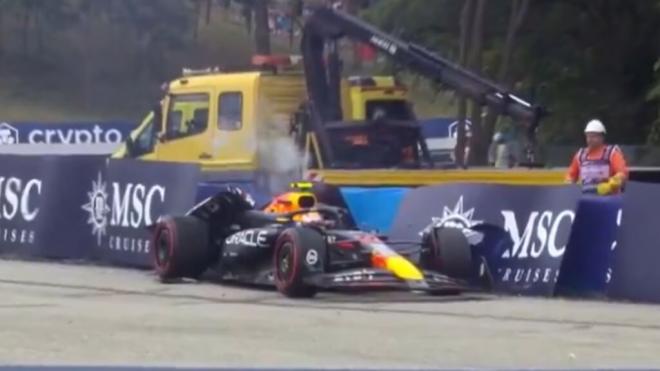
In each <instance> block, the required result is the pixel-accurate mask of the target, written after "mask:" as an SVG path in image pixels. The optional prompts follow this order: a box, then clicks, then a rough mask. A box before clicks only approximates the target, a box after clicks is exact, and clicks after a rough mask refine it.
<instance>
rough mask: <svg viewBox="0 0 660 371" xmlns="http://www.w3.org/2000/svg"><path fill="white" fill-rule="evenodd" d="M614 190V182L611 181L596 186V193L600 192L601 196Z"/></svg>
mask: <svg viewBox="0 0 660 371" xmlns="http://www.w3.org/2000/svg"><path fill="white" fill-rule="evenodd" d="M613 190H614V188H613V187H612V184H611V183H610V182H609V181H608V182H603V183H600V184H598V185H597V186H596V193H598V194H599V195H601V196H605V195H608V194H610V193H612V191H613Z"/></svg>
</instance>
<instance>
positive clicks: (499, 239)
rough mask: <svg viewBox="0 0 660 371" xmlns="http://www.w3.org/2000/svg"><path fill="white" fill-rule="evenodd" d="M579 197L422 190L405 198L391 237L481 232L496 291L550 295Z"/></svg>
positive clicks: (475, 188) (460, 187)
mask: <svg viewBox="0 0 660 371" xmlns="http://www.w3.org/2000/svg"><path fill="white" fill-rule="evenodd" d="M580 196H581V194H580V191H579V189H578V188H577V187H571V186H544V187H523V186H506V185H483V184H450V185H439V186H431V187H421V188H417V189H414V190H411V191H410V192H408V193H407V194H406V195H405V196H404V199H403V202H402V203H401V206H400V209H399V212H398V214H397V217H396V219H395V220H394V222H393V226H392V232H391V233H390V237H391V239H392V240H398V239H401V240H415V239H419V232H420V231H421V230H422V229H424V228H425V227H426V226H427V225H429V224H430V223H432V222H436V223H439V224H440V225H445V226H453V227H458V228H464V229H467V228H472V229H475V230H478V231H479V232H480V233H479V235H480V236H473V237H477V240H473V243H474V244H475V245H476V249H475V253H476V254H477V255H480V256H483V257H484V258H485V259H486V261H487V264H488V268H489V269H490V271H491V273H492V275H493V279H494V281H495V282H494V285H495V287H494V288H495V289H496V290H497V291H501V292H509V293H520V294H527V295H552V294H553V291H554V286H555V283H556V282H557V279H558V276H559V269H560V266H561V261H562V257H563V255H564V251H565V250H566V246H567V243H568V239H569V235H570V231H571V226H572V223H573V221H574V219H575V209H576V206H577V203H578V200H579V198H580Z"/></svg>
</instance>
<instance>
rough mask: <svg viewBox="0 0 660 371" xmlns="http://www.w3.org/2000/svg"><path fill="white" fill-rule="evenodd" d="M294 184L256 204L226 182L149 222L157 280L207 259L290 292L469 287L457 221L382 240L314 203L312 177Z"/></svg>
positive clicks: (232, 275) (189, 271)
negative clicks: (413, 237)
mask: <svg viewBox="0 0 660 371" xmlns="http://www.w3.org/2000/svg"><path fill="white" fill-rule="evenodd" d="M294 188H295V189H294V190H292V191H291V192H288V193H285V194H282V195H280V196H278V197H275V198H274V199H273V200H272V202H270V203H269V204H268V205H266V206H265V207H262V208H255V204H254V201H252V198H251V197H250V195H249V194H247V193H245V192H243V191H242V190H240V189H239V188H233V187H229V188H227V190H226V191H222V192H219V193H218V194H216V195H215V196H213V197H209V198H207V199H206V200H204V201H202V202H201V203H199V204H198V205H196V206H195V207H193V208H192V209H191V210H190V211H188V212H187V213H186V214H185V215H183V216H165V217H161V218H160V219H159V220H158V222H157V223H156V224H155V225H153V226H152V227H151V228H150V230H151V233H152V246H153V248H152V252H153V262H154V267H155V270H156V272H157V274H158V276H159V278H160V279H161V280H162V281H166V282H167V281H170V280H174V279H181V278H193V279H198V278H199V277H200V276H201V275H202V274H203V273H204V272H205V271H206V270H207V269H208V268H210V267H213V268H214V270H216V271H217V272H219V273H220V275H221V276H222V278H223V280H234V281H239V282H244V283H249V284H257V285H262V284H264V285H270V286H272V285H274V286H275V287H276V288H277V290H278V291H279V292H280V293H282V294H283V295H285V296H287V297H290V298H304V297H312V296H314V295H315V294H316V293H317V292H318V291H319V289H341V288H370V289H371V288H374V289H375V288H391V289H404V290H411V291H423V292H427V293H429V294H438V295H442V294H459V293H461V292H464V291H468V290H469V291H471V290H472V289H473V287H472V285H471V284H470V283H469V281H470V279H471V278H472V277H474V276H475V271H476V269H475V264H474V262H473V258H472V255H471V249H470V245H469V243H468V241H467V239H466V238H465V236H464V235H463V232H462V231H461V230H460V229H457V228H441V227H436V226H434V225H430V226H429V227H427V228H425V229H424V231H423V232H422V233H421V238H420V241H399V242H393V241H388V240H387V238H385V237H383V236H378V235H376V234H374V233H369V232H365V231H361V230H359V229H358V228H356V227H355V226H354V225H353V224H354V223H352V222H351V220H350V218H347V215H348V212H347V210H346V209H344V208H341V207H336V206H330V205H326V204H323V203H320V202H318V200H317V197H316V196H315V194H314V193H313V192H310V189H311V188H310V186H309V185H305V184H299V183H298V184H296V185H295V186H294ZM395 246H405V247H404V248H399V249H396V248H395Z"/></svg>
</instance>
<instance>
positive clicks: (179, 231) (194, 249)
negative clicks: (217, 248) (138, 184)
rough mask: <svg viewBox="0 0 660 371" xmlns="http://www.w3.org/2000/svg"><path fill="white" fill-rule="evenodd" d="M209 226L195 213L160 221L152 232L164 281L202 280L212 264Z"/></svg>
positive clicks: (159, 270) (156, 258) (157, 266)
mask: <svg viewBox="0 0 660 371" xmlns="http://www.w3.org/2000/svg"><path fill="white" fill-rule="evenodd" d="M208 236H209V228H208V225H207V224H206V223H205V222H204V221H202V220H200V219H198V218H196V217H192V216H180V217H167V218H163V219H162V220H160V221H159V222H158V223H157V224H156V227H155V228H154V232H153V235H152V249H151V250H152V254H153V262H154V268H155V270H156V273H157V274H158V277H159V278H160V280H161V281H163V282H168V281H170V280H174V279H178V278H194V279H198V278H199V277H200V276H201V275H202V274H203V273H204V272H205V271H206V269H207V268H208V266H209V263H210V262H209V259H210V253H209V237H208Z"/></svg>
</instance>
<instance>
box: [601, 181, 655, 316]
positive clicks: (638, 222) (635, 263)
mask: <svg viewBox="0 0 660 371" xmlns="http://www.w3.org/2000/svg"><path fill="white" fill-rule="evenodd" d="M658 195H660V185H658V184H651V183H638V182H630V183H628V185H627V186H626V194H625V196H624V197H623V207H622V208H623V216H622V218H621V226H620V227H619V233H618V238H617V244H616V248H615V249H614V256H613V264H612V272H611V277H612V280H611V281H610V284H609V287H608V296H609V297H611V298H614V299H624V300H633V301H641V302H656V303H658V302H660V269H658V262H660V219H658V210H660V197H658Z"/></svg>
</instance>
